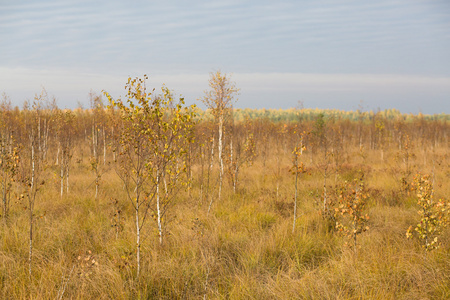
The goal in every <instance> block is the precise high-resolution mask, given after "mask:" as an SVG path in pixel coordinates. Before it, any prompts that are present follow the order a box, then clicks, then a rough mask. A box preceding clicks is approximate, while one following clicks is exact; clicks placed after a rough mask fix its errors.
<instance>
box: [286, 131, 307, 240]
mask: <svg viewBox="0 0 450 300" xmlns="http://www.w3.org/2000/svg"><path fill="white" fill-rule="evenodd" d="M305 134H306V133H305V132H302V133H301V134H300V140H299V144H298V145H297V146H296V147H295V148H294V151H292V155H293V157H292V168H291V169H290V170H289V171H290V172H291V173H292V174H293V175H294V176H295V184H294V187H295V192H294V220H293V222H292V233H294V231H295V223H296V220H297V195H298V179H299V176H300V174H302V173H305V172H306V169H305V166H304V164H303V162H301V161H300V157H301V156H302V155H303V151H304V150H306V147H305V145H303V136H304V135H305Z"/></svg>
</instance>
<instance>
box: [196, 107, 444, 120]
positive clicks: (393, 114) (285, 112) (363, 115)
mask: <svg viewBox="0 0 450 300" xmlns="http://www.w3.org/2000/svg"><path fill="white" fill-rule="evenodd" d="M197 114H198V116H199V117H201V118H202V119H208V118H210V117H212V116H211V115H210V113H209V112H208V111H207V110H206V111H204V110H201V109H199V110H198V111H197ZM319 115H323V116H325V117H326V118H337V119H347V120H351V121H357V120H367V121H370V120H372V119H374V118H376V117H381V118H383V119H387V120H395V119H403V120H404V121H407V122H408V121H412V120H414V119H417V118H423V119H425V120H441V121H447V120H450V114H444V113H441V114H434V115H426V114H422V113H419V114H417V115H414V114H404V113H401V112H400V111H399V110H397V109H386V110H381V111H378V112H374V111H367V112H366V111H359V110H356V111H344V110H336V109H318V108H316V109H312V108H303V109H297V108H290V109H265V108H262V109H250V108H245V109H240V108H236V109H234V110H233V117H234V119H235V120H236V121H244V120H246V119H267V120H269V121H272V122H295V121H299V120H304V121H313V120H315V119H316V118H317V117H318V116H319Z"/></svg>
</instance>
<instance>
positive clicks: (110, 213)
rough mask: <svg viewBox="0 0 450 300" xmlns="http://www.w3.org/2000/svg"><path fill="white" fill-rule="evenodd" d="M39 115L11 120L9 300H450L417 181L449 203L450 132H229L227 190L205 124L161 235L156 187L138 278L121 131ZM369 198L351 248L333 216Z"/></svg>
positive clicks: (418, 122)
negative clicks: (425, 225)
mask: <svg viewBox="0 0 450 300" xmlns="http://www.w3.org/2000/svg"><path fill="white" fill-rule="evenodd" d="M34 113H36V110H33V109H30V110H13V109H5V108H4V109H3V110H2V111H1V114H2V120H1V132H2V135H1V140H2V164H1V166H2V173H1V175H0V177H1V178H2V182H5V184H4V185H3V184H2V193H3V192H4V193H3V194H2V195H3V196H2V197H3V202H2V205H3V209H2V219H1V220H2V224H1V226H0V239H1V241H0V256H1V258H0V298H1V299H24V298H33V299H58V298H63V299H450V230H449V227H448V226H447V227H446V228H444V226H445V225H448V220H444V219H442V222H441V225H442V227H443V229H442V232H441V233H440V235H436V236H437V237H438V242H439V243H440V246H439V247H438V248H437V249H433V250H431V249H430V251H426V249H425V248H424V247H422V245H423V244H424V240H423V239H421V238H419V237H418V236H417V235H413V236H412V238H410V239H408V238H407V237H406V232H407V230H408V228H409V227H410V226H413V227H414V226H416V224H418V223H419V222H420V220H421V216H420V215H419V214H418V211H419V206H418V205H417V201H418V197H417V189H416V187H417V185H414V182H415V178H416V182H417V178H418V177H417V175H416V174H418V173H420V174H428V175H430V178H431V179H430V180H431V181H432V187H433V189H434V192H433V199H435V201H436V202H437V201H438V200H439V199H444V200H445V199H446V201H449V200H450V184H449V182H450V152H449V149H450V148H449V146H450V140H449V135H450V121H449V118H448V117H447V118H445V117H442V116H441V117H440V118H439V119H438V118H436V119H433V118H432V117H427V118H426V117H424V116H411V115H408V116H405V115H401V114H400V115H397V116H395V117H386V116H383V115H382V114H371V115H369V114H364V113H359V118H358V119H355V120H350V119H347V118H345V117H342V116H340V117H336V116H335V117H333V114H331V113H326V112H324V114H321V113H322V112H319V113H317V114H315V115H312V116H310V117H308V118H307V119H306V118H302V111H301V110H298V111H297V112H296V115H297V117H298V119H297V120H293V121H290V122H281V121H280V122H273V121H270V120H269V119H268V118H263V117H261V118H256V119H255V118H254V119H243V120H241V121H235V122H232V121H231V119H228V121H226V122H225V125H224V135H223V146H224V147H223V153H222V154H223V164H224V171H223V176H220V165H219V159H218V151H217V149H216V147H217V139H218V138H217V127H216V124H215V123H213V122H212V121H206V120H203V121H201V120H200V121H198V122H197V123H196V124H195V125H194V127H193V130H194V137H195V140H194V142H193V143H192V144H189V146H188V147H187V148H184V150H185V151H186V153H185V154H186V156H183V157H184V158H186V159H185V160H184V161H182V162H181V161H178V160H177V161H176V162H177V163H176V165H174V166H175V167H176V170H177V171H176V172H178V170H180V172H179V173H176V174H179V177H177V178H176V179H175V180H174V181H170V182H169V183H168V184H167V185H168V186H169V187H168V188H167V187H166V186H164V185H163V183H162V181H161V185H160V189H161V190H165V197H164V199H165V200H164V201H165V202H164V205H165V206H164V209H165V211H164V212H165V214H164V216H163V218H161V222H162V225H161V230H160V228H159V227H158V210H157V208H156V198H155V196H154V195H156V194H155V193H156V192H155V190H154V189H153V187H152V184H151V183H148V186H143V192H142V195H143V196H142V197H143V199H144V200H142V201H143V202H142V204H143V205H142V206H141V211H140V212H139V213H140V217H141V219H140V221H139V222H141V223H140V224H141V225H140V240H139V244H140V245H139V251H140V258H139V259H140V262H139V264H140V267H139V268H140V270H139V276H138V277H137V259H138V258H137V255H136V254H137V245H136V243H137V240H136V234H137V233H136V210H135V205H136V203H135V202H133V201H135V200H136V199H135V198H133V197H134V196H131V198H130V197H129V195H127V187H126V184H125V183H124V181H123V180H122V179H123V176H122V179H121V176H120V174H121V173H120V172H121V171H120V170H121V169H120V168H121V167H120V166H123V164H122V165H121V161H120V155H121V154H122V153H123V152H124V151H125V150H123V146H122V148H120V147H119V146H117V145H118V142H117V141H118V138H117V134H118V133H119V132H120V130H123V127H120V126H117V124H118V123H120V121H118V119H115V121H114V119H113V118H111V116H110V115H109V114H110V111H109V110H107V109H103V108H100V107H97V108H95V109H90V110H75V111H72V112H68V111H60V110H57V109H43V110H41V111H40V113H39V114H34ZM37 116H38V117H37ZM65 116H66V117H67V116H68V117H67V119H66V118H65ZM37 118H38V123H33V122H35V121H36V120H37ZM112 120H113V121H112ZM114 122H118V123H114ZM30 124H31V125H32V124H37V126H35V127H33V126H31V125H30ZM121 124H122V123H121ZM120 128H122V129H120ZM37 130H39V133H38V138H37V140H35V141H37V142H36V143H35V144H33V143H32V142H30V141H31V140H32V135H33V134H35V133H36V132H37ZM213 137H214V138H213ZM64 145H66V146H67V147H66V148H65V146H64ZM16 147H17V148H16ZM32 147H33V149H34V151H35V152H33V153H34V154H35V155H37V154H36V153H42V155H41V156H39V157H38V159H37V160H36V165H34V164H32V162H33V161H34V160H33V159H36V158H35V157H34V158H33V157H32V152H31V148H32ZM34 147H35V148H34ZM295 147H297V149H298V150H299V149H302V150H301V155H300V154H299V155H298V156H297V163H296V162H295V160H294V159H293V158H294V156H293V151H294V149H295ZM13 149H17V152H14V151H13ZM38 149H39V150H38ZM115 149H116V150H115ZM121 149H122V150H121ZM39 151H41V152H39ZM299 151H300V150H299ZM12 153H14V155H13V154H12ZM65 155H66V156H65ZM11 157H12V158H11ZM7 159H10V160H9V161H13V162H14V163H11V164H7V162H8V160H7ZM122 163H124V162H123V161H122ZM11 166H13V168H15V171H14V172H10V171H9V170H10V169H11ZM237 166H238V167H239V172H237V171H236V170H237V168H236V167H237ZM300 166H301V167H300ZM66 167H67V168H66ZM175 167H174V168H175ZM294 167H297V168H296V170H297V172H295V171H293V169H294ZM8 168H9V169H8ZM34 168H35V169H34ZM32 170H34V172H35V173H32ZM66 170H70V173H69V172H67V173H66ZM130 170H131V169H130ZM174 170H175V169H174ZM172 171H173V170H172ZM8 172H9V173H8ZM167 172H169V171H167ZM173 172H175V171H173ZM293 173H294V174H293ZM295 173H297V175H298V177H297V187H298V190H297V207H296V217H295V220H296V223H295V226H293V221H294V206H295V204H294V202H295V201H294V197H295V194H296V192H295V191H296V188H295V178H296V174H295ZM30 174H34V176H36V177H33V178H37V183H38V184H37V187H36V186H35V190H33V189H32V188H33V184H34V185H36V182H32V181H31V178H32V175H30ZM67 174H70V176H68V177H67ZM130 174H131V171H130ZM130 176H131V175H130ZM149 176H150V177H151V175H149ZM168 176H169V175H168ZM220 177H223V184H222V185H223V186H222V188H221V195H220V197H219V195H218V193H219V185H220ZM168 178H169V177H168ZM8 180H10V181H8ZM169 180H171V179H170V178H169V179H168V181H169ZM178 180H179V181H178ZM7 181H8V182H9V183H8V182H7ZM182 182H185V183H186V184H181V183H182ZM67 183H69V184H68V186H67ZM164 184H166V182H165V181H164ZM360 188H361V190H360ZM133 189H134V190H133ZM362 189H364V194H363V195H362V194H361V201H363V202H364V206H361V213H362V215H364V216H365V215H367V216H368V217H369V218H368V219H367V220H366V221H365V223H364V226H367V227H368V229H367V230H366V228H365V227H364V230H362V232H361V233H359V232H358V234H357V235H356V234H355V235H354V236H353V235H351V239H348V237H347V236H345V235H342V234H340V232H339V231H338V230H336V221H338V220H342V222H344V223H345V222H347V223H346V224H347V225H348V224H351V222H350V223H349V219H348V218H347V219H345V218H344V216H343V215H340V214H335V212H336V210H338V209H340V204H341V203H340V202H339V199H342V198H339V195H342V194H340V192H342V191H343V194H345V193H350V195H359V194H358V193H359V192H360V191H362ZM130 190H131V191H132V192H133V191H134V192H135V191H136V188H135V187H134V186H133V187H132V188H131V189H130ZM161 193H163V194H164V192H161ZM33 195H34V196H35V198H32V197H33ZM352 197H353V196H352ZM355 197H358V196H355ZM7 199H9V201H6V200H7ZM444 203H445V202H444ZM5 205H7V206H8V207H7V209H5ZM30 205H31V207H30ZM133 205H134V206H133ZM208 211H209V213H208ZM341 217H343V219H338V218H341ZM30 221H31V228H32V229H33V232H32V235H31V240H32V255H31V260H30ZM348 226H350V225H348ZM351 230H352V229H351V228H350V231H351ZM356 236H357V240H356V241H357V242H354V239H353V238H356ZM429 238H430V239H431V238H432V237H431V234H430V237H429ZM433 238H434V236H433ZM160 239H161V240H162V243H161V242H160ZM355 244H356V245H355Z"/></svg>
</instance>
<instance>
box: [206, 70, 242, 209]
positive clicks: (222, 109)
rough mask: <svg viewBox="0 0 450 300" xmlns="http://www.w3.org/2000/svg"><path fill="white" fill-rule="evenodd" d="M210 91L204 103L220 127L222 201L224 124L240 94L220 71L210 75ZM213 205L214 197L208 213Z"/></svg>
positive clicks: (219, 151)
mask: <svg viewBox="0 0 450 300" xmlns="http://www.w3.org/2000/svg"><path fill="white" fill-rule="evenodd" d="M209 87H210V89H209V90H208V91H205V96H204V97H203V99H202V101H203V103H204V104H205V105H206V106H207V108H208V109H210V110H211V113H212V115H213V116H214V120H215V122H216V124H217V127H218V142H217V146H218V148H217V151H218V157H219V194H218V200H219V201H220V198H221V193H222V183H223V174H224V172H223V169H224V163H223V141H224V124H225V120H226V118H227V117H229V116H230V112H231V111H232V109H233V99H234V97H235V96H236V95H237V94H238V92H239V89H237V88H236V84H235V83H234V82H232V81H231V80H230V77H229V76H228V75H227V74H222V73H221V72H220V71H217V72H215V73H211V74H210V79H209ZM212 203H213V197H211V202H210V203H209V207H208V213H209V211H210V210H211V206H212Z"/></svg>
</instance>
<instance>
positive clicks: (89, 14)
mask: <svg viewBox="0 0 450 300" xmlns="http://www.w3.org/2000/svg"><path fill="white" fill-rule="evenodd" d="M219 69H220V70H221V71H222V72H225V73H228V74H231V76H232V77H231V78H232V80H233V81H235V82H236V85H237V87H239V88H240V89H241V92H240V95H239V100H238V102H237V103H236V104H235V106H236V107H240V108H245V107H249V108H263V107H265V108H290V107H295V106H297V103H298V101H302V102H303V104H304V107H307V108H316V107H319V108H337V109H344V110H355V109H357V108H358V106H359V105H360V103H361V101H362V105H363V107H364V108H365V109H366V110H370V109H372V110H377V109H378V108H380V109H386V108H397V109H399V110H400V111H402V112H405V113H409V112H412V113H417V112H419V111H421V112H423V113H442V112H444V113H450V1H447V0H389V1H388V0H378V1H373V0H370V1H366V0H355V1H351V0H347V1H344V0H316V1H306V0H297V1H294V0H293V1H284V0H277V1H273V0H272V1H265V0H259V1H237V0H236V1H228V0H221V1H197V0H190V1H169V0H167V1H144V0H134V1H123V0H122V1H119V0H108V1H95V0H88V1H83V0H76V1H75V0H74V1H63V0H58V1H56V0H33V1H31V0H29V1H21V0H0V92H1V93H3V92H5V93H6V94H7V95H8V96H9V97H10V98H11V101H12V102H13V103H14V104H15V105H22V103H23V101H24V100H26V99H33V97H34V95H35V94H36V93H37V94H39V93H40V91H41V90H42V87H45V89H46V90H47V92H48V93H49V94H50V95H51V96H55V97H56V99H57V101H58V104H59V106H61V107H69V108H74V107H76V106H77V103H78V102H81V103H83V104H84V105H85V107H87V106H88V105H89V101H88V94H89V92H90V91H91V90H92V91H93V92H95V93H100V92H101V91H102V90H106V91H108V92H110V93H111V94H112V95H113V96H114V97H119V96H121V95H123V94H124V90H123V87H124V84H125V82H126V80H127V78H128V77H129V76H131V77H137V76H139V77H142V76H143V75H144V74H147V75H149V77H150V79H149V82H148V85H149V86H152V87H156V88H159V87H160V86H161V85H162V84H163V83H165V84H166V86H167V87H169V88H170V89H172V90H173V91H174V92H175V93H176V94H178V95H180V94H181V95H182V96H184V97H185V98H186V100H187V102H188V103H189V104H190V103H197V104H199V102H198V101H197V99H198V98H200V97H202V95H203V93H204V90H205V89H207V88H208V85H207V81H208V77H209V73H210V72H213V71H215V70H219ZM200 106H201V105H200Z"/></svg>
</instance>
